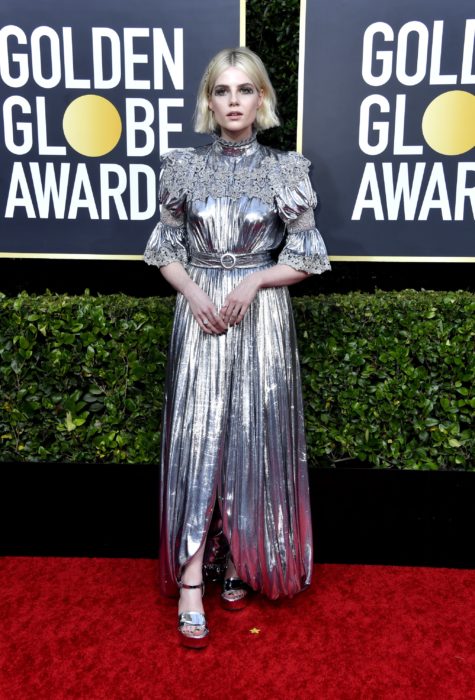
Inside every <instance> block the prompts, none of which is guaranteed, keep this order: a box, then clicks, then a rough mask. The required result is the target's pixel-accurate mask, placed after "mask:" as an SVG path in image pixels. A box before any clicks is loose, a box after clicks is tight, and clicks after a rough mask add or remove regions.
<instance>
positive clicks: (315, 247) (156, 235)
mask: <svg viewBox="0 0 475 700" xmlns="http://www.w3.org/2000/svg"><path fill="white" fill-rule="evenodd" d="M308 168H309V162H308V161H307V160H306V159H305V158H304V157H303V156H301V155H300V154H298V153H294V152H282V151H277V150H274V149H271V148H268V147H265V146H262V145H261V144H259V143H258V141H257V140H256V137H255V134H254V135H253V136H252V137H251V138H250V139H248V140H246V141H242V142H240V143H239V144H236V143H230V142H226V141H224V140H222V139H216V140H215V141H214V143H212V144H211V145H208V146H203V147H199V148H190V149H182V150H177V151H171V152H169V153H168V154H167V155H166V156H165V157H164V158H163V162H162V169H161V177H160V188H159V201H160V203H161V205H162V206H161V221H160V223H158V225H157V226H156V228H155V229H154V231H153V233H152V235H151V237H150V239H149V241H148V243H147V247H146V250H145V254H144V259H145V261H146V262H147V263H148V264H153V265H157V266H158V267H161V266H163V265H166V264H168V263H170V262H173V261H179V262H181V263H182V264H183V265H184V266H185V268H186V270H187V272H188V274H189V275H190V276H191V278H192V279H193V280H194V281H195V282H196V283H197V284H198V285H199V286H200V287H201V288H202V289H203V290H204V291H205V292H206V293H207V294H208V295H209V296H210V298H211V299H212V301H213V302H214V304H215V305H216V307H217V309H219V308H220V307H221V306H222V304H223V302H224V299H225V297H226V295H227V294H228V293H229V292H230V291H231V290H232V289H233V288H234V287H235V286H236V285H237V284H238V282H239V281H240V280H242V279H243V278H244V277H245V276H246V275H248V274H249V273H251V272H253V271H254V270H256V269H257V268H259V269H265V268H268V267H270V266H272V265H275V264H276V262H275V259H274V258H275V251H276V250H277V249H278V248H279V246H281V244H282V243H283V244H284V245H283V248H282V249H281V252H280V255H279V257H278V262H279V263H282V264H286V265H290V266H291V267H293V268H296V269H298V270H305V271H307V272H309V273H321V272H323V271H324V270H328V269H329V268H330V265H329V262H328V257H327V253H326V249H325V245H324V243H323V241H322V238H321V236H320V234H319V232H318V231H317V229H316V228H315V221H314V215H313V208H314V207H315V205H316V197H315V193H314V192H313V190H312V186H311V184H310V180H309V177H308ZM273 252H274V258H273V257H272V255H271V254H272V253H273ZM216 499H217V503H218V504H219V507H220V511H221V516H222V528H223V533H224V536H225V538H226V539H227V541H228V543H229V547H230V550H231V555H232V558H233V561H234V563H235V566H236V569H237V571H238V574H239V576H240V577H241V578H242V579H243V580H245V581H246V582H247V583H248V584H249V585H250V586H251V587H252V588H253V589H254V590H257V591H261V592H262V593H264V594H266V595H267V596H268V597H269V598H278V597H279V596H282V595H288V596H292V595H294V594H295V593H297V592H298V591H300V590H302V589H303V588H305V587H306V586H308V585H309V583H310V580H311V574H312V566H313V552H312V529H311V514H310V505H309V489H308V474H307V459H306V445H305V435H304V416H303V407H302V394H301V383H300V370H299V363H298V354H297V346H296V336H295V328H294V322H293V316H292V308H291V304H290V298H289V293H288V290H287V288H286V287H274V288H267V289H261V290H260V291H259V292H258V293H257V296H256V298H255V299H254V301H253V302H252V304H251V306H250V307H249V309H248V310H247V313H246V315H245V316H244V319H243V321H242V322H241V323H240V324H238V325H236V326H234V327H231V328H229V330H228V332H227V333H226V334H223V335H219V336H218V335H208V334H206V333H204V332H203V331H202V330H201V329H200V327H199V326H198V324H197V322H196V321H195V320H194V318H193V316H192V314H191V311H190V309H189V306H188V303H187V301H186V300H185V298H184V297H183V296H182V295H181V294H178V296H177V302H176V310H175V319H174V325H173V331H172V337H171V342H170V349H169V361H168V371H167V380H166V388H165V403H164V414H163V435H162V473H161V534H160V585H161V589H162V592H163V593H165V594H168V595H174V594H176V592H177V580H179V578H180V574H181V570H182V568H183V566H184V565H185V564H186V563H187V562H188V560H189V559H190V558H191V557H192V556H193V555H194V554H195V553H196V552H197V550H198V549H199V548H200V546H201V544H203V543H204V541H205V540H206V537H207V533H208V528H209V525H210V521H211V518H212V515H213V511H214V508H215V504H216Z"/></svg>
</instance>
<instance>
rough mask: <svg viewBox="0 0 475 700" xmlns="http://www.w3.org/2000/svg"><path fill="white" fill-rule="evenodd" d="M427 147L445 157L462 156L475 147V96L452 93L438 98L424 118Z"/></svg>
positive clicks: (445, 93) (423, 130)
mask: <svg viewBox="0 0 475 700" xmlns="http://www.w3.org/2000/svg"><path fill="white" fill-rule="evenodd" d="M422 133H423V135H424V138H425V140H426V142H427V144H428V145H429V146H430V147H431V148H432V149H433V150H434V151H437V153H441V154H442V155H444V156H459V155H462V153H467V151H470V150H471V149H472V148H474V147H475V95H472V94H471V93H470V92H465V91H464V90H450V91H449V92H444V93H442V95H439V96H438V97H436V98H435V99H434V100H432V102H431V103H430V104H429V105H428V107H427V109H426V111H425V112H424V116H423V117H422Z"/></svg>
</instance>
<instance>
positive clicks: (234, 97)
mask: <svg viewBox="0 0 475 700" xmlns="http://www.w3.org/2000/svg"><path fill="white" fill-rule="evenodd" d="M229 102H230V103H231V104H232V105H236V104H238V102H239V93H238V91H237V90H236V91H233V90H230V92H229Z"/></svg>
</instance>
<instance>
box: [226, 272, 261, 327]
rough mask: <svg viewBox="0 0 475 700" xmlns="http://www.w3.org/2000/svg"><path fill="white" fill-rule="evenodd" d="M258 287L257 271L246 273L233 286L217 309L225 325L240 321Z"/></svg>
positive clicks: (232, 324) (258, 277)
mask: <svg viewBox="0 0 475 700" xmlns="http://www.w3.org/2000/svg"><path fill="white" fill-rule="evenodd" d="M259 288H260V276H259V273H257V272H253V273H251V274H250V275H247V277H244V279H243V280H241V282H239V284H238V285H237V286H236V287H234V289H233V290H232V292H230V293H229V294H228V296H227V297H226V299H225V300H224V304H223V305H222V307H221V309H220V311H219V313H220V315H221V318H222V319H223V321H224V322H225V323H226V325H230V326H234V325H236V323H240V322H241V321H242V319H243V318H244V315H245V313H246V311H247V310H248V308H249V306H250V305H251V303H252V301H253V300H254V298H255V296H256V294H257V292H258V290H259Z"/></svg>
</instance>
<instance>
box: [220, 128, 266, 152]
mask: <svg viewBox="0 0 475 700" xmlns="http://www.w3.org/2000/svg"><path fill="white" fill-rule="evenodd" d="M256 137H257V132H256V131H253V132H252V134H251V135H250V136H249V138H247V139H243V140H242V141H227V140H226V139H224V138H223V137H222V136H217V137H216V140H215V142H214V143H213V148H214V149H215V150H216V151H218V152H219V153H222V154H223V155H224V156H244V155H249V154H251V153H254V151H255V150H256V148H257V146H258V145H259V144H258V142H257V139H256Z"/></svg>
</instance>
